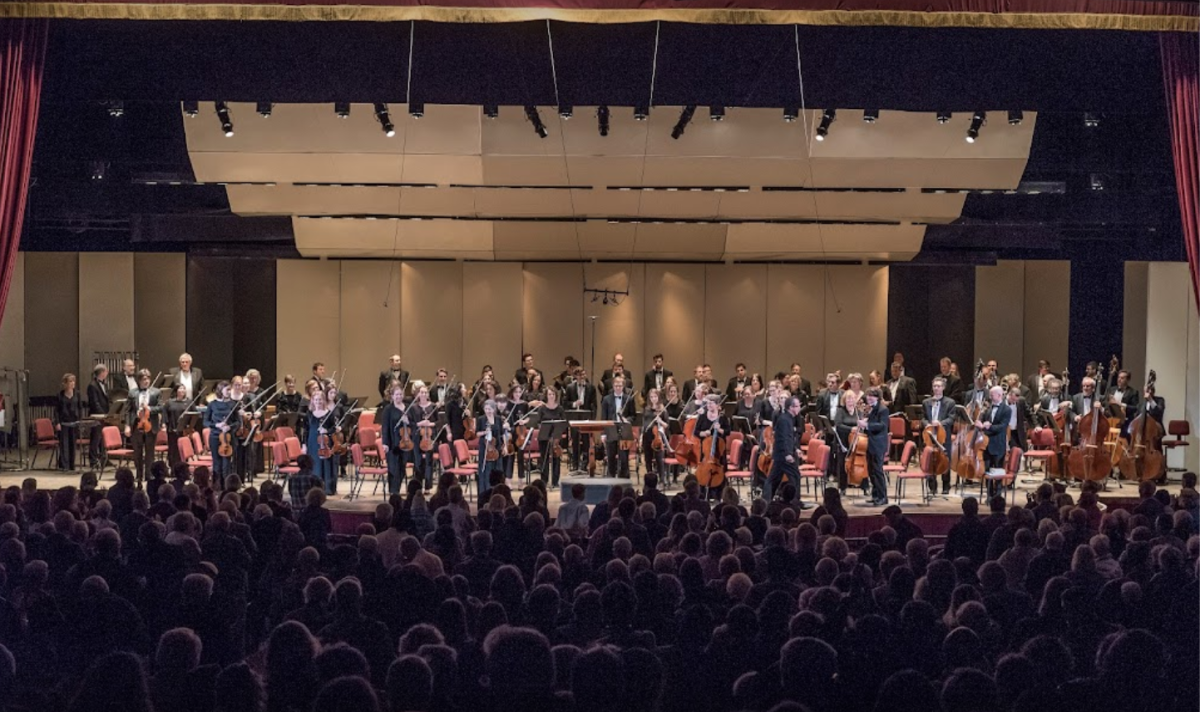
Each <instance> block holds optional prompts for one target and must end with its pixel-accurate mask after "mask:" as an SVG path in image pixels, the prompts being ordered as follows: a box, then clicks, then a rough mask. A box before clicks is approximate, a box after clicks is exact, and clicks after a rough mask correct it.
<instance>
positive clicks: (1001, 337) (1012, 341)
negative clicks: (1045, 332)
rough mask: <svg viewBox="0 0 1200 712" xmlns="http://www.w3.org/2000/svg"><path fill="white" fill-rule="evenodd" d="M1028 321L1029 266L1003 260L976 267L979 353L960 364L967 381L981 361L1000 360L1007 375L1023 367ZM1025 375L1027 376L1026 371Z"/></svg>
mask: <svg viewBox="0 0 1200 712" xmlns="http://www.w3.org/2000/svg"><path fill="white" fill-rule="evenodd" d="M1039 306H1041V307H1044V305H1033V308H1034V309H1036V308H1038V307H1039ZM1024 321H1025V263H1024V262H1022V261H1019V260H1001V261H999V262H997V263H996V264H995V265H990V266H987V267H976V268H975V353H974V354H973V355H972V357H971V360H970V361H969V362H968V363H962V362H961V361H960V362H959V364H958V371H959V373H960V374H962V376H963V378H964V380H968V379H970V378H971V374H973V373H974V372H975V361H977V360H978V359H983V360H985V361H986V360H988V359H993V358H994V359H996V363H997V364H998V365H999V367H1000V370H1001V371H1003V372H1004V373H1008V372H1010V371H1012V370H1014V369H1017V368H1020V367H1021V366H1022V364H1023V363H1024V361H1025V328H1024ZM1063 356H1064V357H1065V356H1066V354H1063ZM1035 360H1036V359H1035ZM1065 360H1066V359H1065V358H1064V359H1063V361H1065ZM1022 374H1023V375H1027V374H1024V371H1022Z"/></svg>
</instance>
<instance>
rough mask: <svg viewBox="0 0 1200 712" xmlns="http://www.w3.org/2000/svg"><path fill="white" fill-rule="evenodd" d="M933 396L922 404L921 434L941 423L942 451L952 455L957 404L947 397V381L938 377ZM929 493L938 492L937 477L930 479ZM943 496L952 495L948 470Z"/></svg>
mask: <svg viewBox="0 0 1200 712" xmlns="http://www.w3.org/2000/svg"><path fill="white" fill-rule="evenodd" d="M931 388H932V390H933V395H931V396H930V397H928V398H926V399H925V400H924V401H923V402H922V403H921V408H922V413H921V432H924V431H925V428H928V427H929V426H930V425H934V424H935V423H940V424H941V426H942V429H943V435H944V437H943V438H942V440H941V441H940V443H941V446H942V449H943V450H945V451H946V455H947V456H949V455H950V438H951V435H952V433H953V432H954V408H955V403H954V399H953V398H949V397H947V396H946V379H945V378H942V377H941V376H938V377H936V378H934V379H933V385H932V387H931ZM928 484H929V493H930V494H931V495H932V494H933V493H934V492H936V491H937V477H936V476H932V477H929V478H928ZM942 494H943V495H948V494H950V470H949V468H947V469H946V471H945V472H943V473H942Z"/></svg>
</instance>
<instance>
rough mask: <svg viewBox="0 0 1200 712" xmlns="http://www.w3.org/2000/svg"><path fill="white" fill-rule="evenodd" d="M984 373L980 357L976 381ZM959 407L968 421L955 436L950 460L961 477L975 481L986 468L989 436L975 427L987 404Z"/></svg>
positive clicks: (981, 475)
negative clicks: (984, 459)
mask: <svg viewBox="0 0 1200 712" xmlns="http://www.w3.org/2000/svg"><path fill="white" fill-rule="evenodd" d="M982 373H983V359H980V360H979V361H978V362H977V363H976V364H975V381H976V382H978V381H979V376H980V375H981V374H982ZM958 407H959V408H962V409H963V412H964V413H965V414H966V423H964V424H963V425H962V427H961V428H960V429H959V431H958V435H957V436H956V437H955V440H954V450H953V452H951V454H950V460H951V463H952V466H953V468H954V472H955V474H957V475H958V477H959V479H962V480H967V481H970V482H974V481H977V480H979V478H981V477H983V473H984V471H985V469H986V468H985V466H984V464H983V453H984V451H985V450H987V446H988V436H987V435H985V434H984V433H983V432H982V431H980V430H979V429H978V428H976V427H975V421H977V420H979V417H980V416H981V415H982V414H983V409H984V408H986V407H987V404H985V403H971V404H969V405H966V406H958Z"/></svg>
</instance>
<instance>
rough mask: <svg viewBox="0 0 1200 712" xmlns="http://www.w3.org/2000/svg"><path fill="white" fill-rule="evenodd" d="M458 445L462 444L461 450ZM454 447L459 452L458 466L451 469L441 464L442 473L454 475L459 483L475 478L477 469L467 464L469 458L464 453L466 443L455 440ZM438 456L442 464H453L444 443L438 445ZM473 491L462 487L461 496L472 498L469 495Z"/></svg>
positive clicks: (477, 472) (468, 455) (447, 447)
mask: <svg viewBox="0 0 1200 712" xmlns="http://www.w3.org/2000/svg"><path fill="white" fill-rule="evenodd" d="M459 443H462V447H461V448H459V447H458V445H459ZM454 446H455V449H456V450H459V458H458V463H459V464H458V465H455V466H453V467H446V466H445V464H443V465H442V472H449V473H450V474H452V475H454V476H455V477H456V478H457V479H458V481H459V482H460V483H461V482H466V481H468V480H470V479H471V478H472V477H477V476H478V475H479V468H478V467H472V466H471V465H470V464H468V463H470V457H471V456H470V453H469V452H465V451H466V449H467V443H466V442H465V441H463V440H455V441H454ZM438 455H439V457H440V459H441V461H442V462H443V463H449V462H454V458H453V457H452V456H451V455H450V446H449V445H448V444H446V443H442V444H441V445H438ZM473 491H474V490H473V489H472V488H470V487H463V494H464V495H466V496H468V497H470V496H473V495H472V494H471V492H473Z"/></svg>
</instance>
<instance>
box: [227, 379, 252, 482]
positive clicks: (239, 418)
mask: <svg viewBox="0 0 1200 712" xmlns="http://www.w3.org/2000/svg"><path fill="white" fill-rule="evenodd" d="M229 398H230V399H231V400H233V404H234V406H235V407H236V409H237V411H238V412H237V415H235V416H233V417H232V418H230V420H229V423H230V425H232V426H233V443H232V444H233V457H232V458H231V459H230V461H229V464H230V469H231V471H230V472H229V473H226V474H236V475H238V476H239V477H243V478H244V476H245V469H244V467H245V460H244V459H243V458H244V457H245V453H243V452H242V450H243V448H242V438H244V437H246V433H245V431H244V428H246V427H249V426H248V418H249V416H248V415H247V414H246V409H245V407H246V379H245V378H243V377H242V376H237V375H235V376H234V377H233V378H231V379H229Z"/></svg>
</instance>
